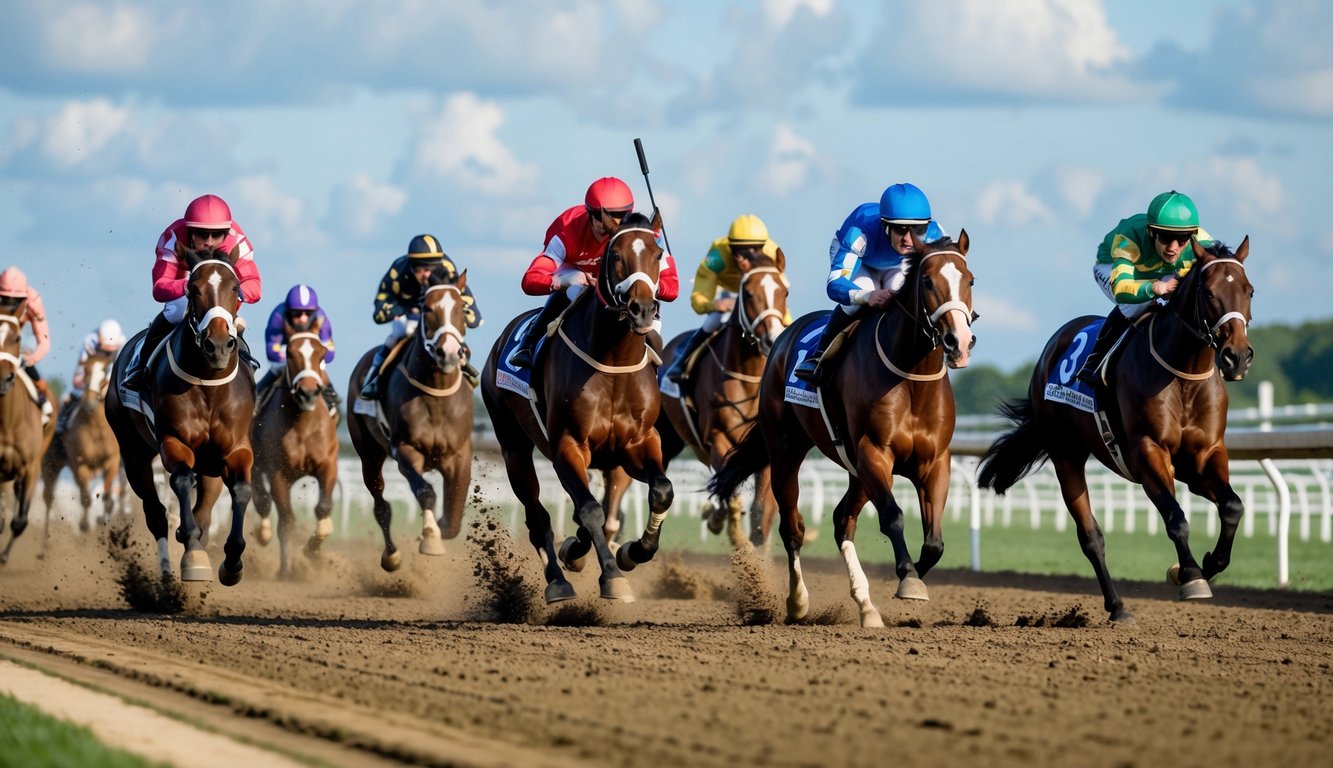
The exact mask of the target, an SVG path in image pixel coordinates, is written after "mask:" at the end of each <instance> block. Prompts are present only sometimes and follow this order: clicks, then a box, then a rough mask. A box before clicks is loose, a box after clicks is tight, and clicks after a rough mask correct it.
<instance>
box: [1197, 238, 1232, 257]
mask: <svg viewBox="0 0 1333 768" xmlns="http://www.w3.org/2000/svg"><path fill="white" fill-rule="evenodd" d="M1204 250H1205V251H1207V252H1208V255H1210V256H1212V257H1213V258H1215V259H1229V258H1231V257H1232V256H1235V255H1236V254H1234V253H1232V252H1231V249H1230V248H1229V247H1227V244H1226V243H1224V242H1222V241H1221V240H1214V241H1213V244H1212V245H1210V246H1208V247H1206V248H1204Z"/></svg>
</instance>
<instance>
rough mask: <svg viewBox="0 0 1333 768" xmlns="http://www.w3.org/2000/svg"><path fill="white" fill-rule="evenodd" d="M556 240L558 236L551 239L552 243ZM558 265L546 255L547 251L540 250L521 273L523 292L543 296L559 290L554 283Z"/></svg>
mask: <svg viewBox="0 0 1333 768" xmlns="http://www.w3.org/2000/svg"><path fill="white" fill-rule="evenodd" d="M557 241H558V238H553V239H552V242H553V243H554V242H557ZM548 250H549V244H548ZM558 267H559V263H558V262H557V261H556V260H555V259H554V258H553V257H552V256H550V255H548V253H547V251H542V252H541V253H540V254H538V255H537V258H535V259H533V260H532V263H531V264H529V265H528V269H527V271H526V272H524V273H523V281H522V287H523V292H524V293H526V294H527V295H529V296H545V295H547V294H551V293H555V292H556V291H557V290H559V286H557V285H556V283H555V271H556V269H557V268H558Z"/></svg>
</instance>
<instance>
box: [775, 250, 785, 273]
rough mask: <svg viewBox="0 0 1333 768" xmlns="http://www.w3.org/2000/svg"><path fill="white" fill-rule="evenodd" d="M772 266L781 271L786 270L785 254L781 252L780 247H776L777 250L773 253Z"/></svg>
mask: <svg viewBox="0 0 1333 768" xmlns="http://www.w3.org/2000/svg"><path fill="white" fill-rule="evenodd" d="M773 266H775V267H777V268H778V270H779V271H781V272H784V273H785V272H786V271H787V254H785V253H783V252H782V248H778V252H777V253H776V254H774V255H773Z"/></svg>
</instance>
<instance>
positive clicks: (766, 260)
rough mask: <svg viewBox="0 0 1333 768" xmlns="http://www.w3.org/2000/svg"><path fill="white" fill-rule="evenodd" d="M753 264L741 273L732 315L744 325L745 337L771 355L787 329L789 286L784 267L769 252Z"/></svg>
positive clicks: (750, 261)
mask: <svg viewBox="0 0 1333 768" xmlns="http://www.w3.org/2000/svg"><path fill="white" fill-rule="evenodd" d="M780 253H781V251H779V254H780ZM749 264H750V268H749V269H747V270H746V271H745V273H744V274H742V275H741V279H740V288H739V295H737V297H736V308H735V309H734V310H732V314H733V315H734V316H735V317H736V322H737V323H739V324H740V327H741V335H742V338H744V339H745V340H746V341H748V342H750V343H753V344H758V345H759V352H760V354H762V355H764V356H767V355H768V353H769V352H770V351H771V350H772V349H773V343H774V342H776V341H777V340H778V336H780V335H782V331H783V330H784V329H785V328H786V326H785V325H783V324H782V321H783V319H784V318H785V317H786V316H787V292H788V288H789V286H788V283H787V276H786V275H785V274H783V269H782V267H781V266H780V265H779V264H778V263H777V262H776V261H775V260H774V259H773V258H771V257H770V256H768V254H765V253H762V252H761V253H757V254H755V255H754V256H752V257H750V258H749Z"/></svg>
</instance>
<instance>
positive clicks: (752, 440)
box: [708, 424, 768, 502]
mask: <svg viewBox="0 0 1333 768" xmlns="http://www.w3.org/2000/svg"><path fill="white" fill-rule="evenodd" d="M763 433H764V431H763V430H762V429H759V425H758V424H756V425H754V426H752V427H750V431H749V432H746V433H745V437H743V438H741V441H740V442H739V443H737V444H736V445H735V446H733V447H732V449H731V450H730V451H728V452H727V456H726V458H725V459H723V460H722V468H721V469H719V470H718V471H717V473H716V474H714V475H713V478H712V479H711V480H709V481H708V493H709V495H710V496H712V497H713V498H714V499H717V500H718V501H719V502H725V501H727V500H728V499H730V498H731V497H732V496H735V495H736V489H737V488H739V487H740V484H741V483H743V482H745V481H746V479H748V478H750V477H752V476H753V475H754V474H755V473H756V472H758V471H759V470H761V469H763V468H764V467H767V466H768V445H767V444H766V443H765V442H764V434H763Z"/></svg>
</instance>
